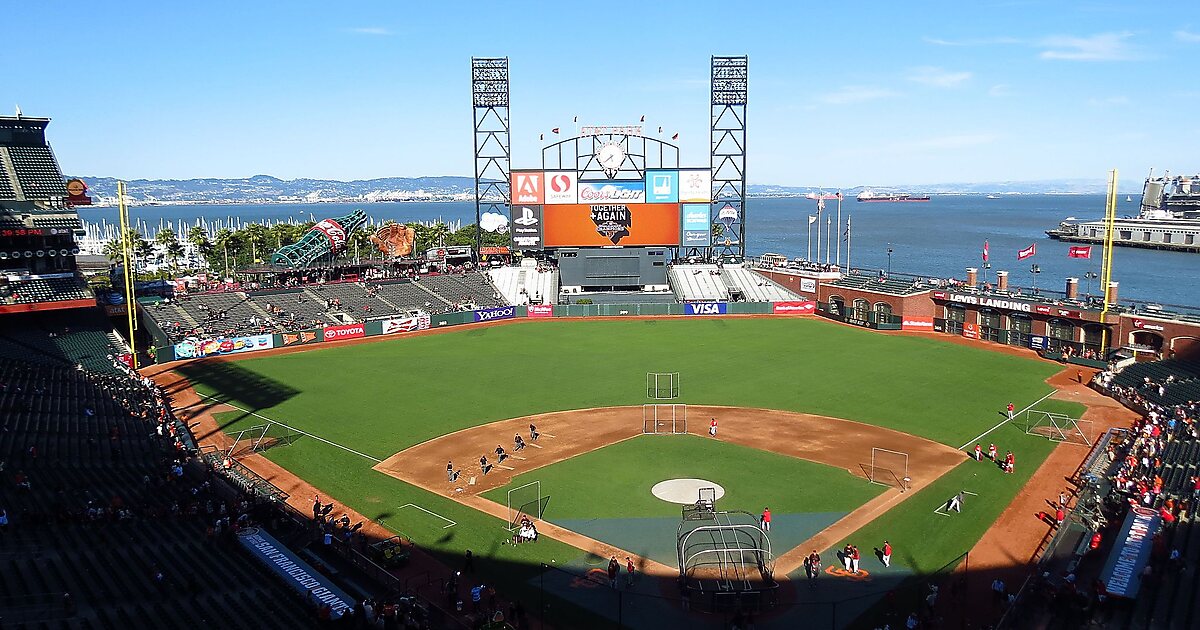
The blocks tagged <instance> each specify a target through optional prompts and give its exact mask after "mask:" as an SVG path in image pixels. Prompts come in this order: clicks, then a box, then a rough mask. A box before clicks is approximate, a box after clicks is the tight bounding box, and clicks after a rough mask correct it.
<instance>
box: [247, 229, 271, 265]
mask: <svg viewBox="0 0 1200 630" xmlns="http://www.w3.org/2000/svg"><path fill="white" fill-rule="evenodd" d="M241 232H242V237H243V239H244V240H245V242H247V243H249V244H250V262H252V263H257V262H259V260H260V254H261V252H262V251H263V250H265V249H266V246H267V242H268V241H269V240H270V232H269V231H268V230H267V226H265V225H263V224H261V223H251V224H250V225H247V226H246V227H244V228H242V230H241Z"/></svg>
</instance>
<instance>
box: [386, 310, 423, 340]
mask: <svg viewBox="0 0 1200 630" xmlns="http://www.w3.org/2000/svg"><path fill="white" fill-rule="evenodd" d="M428 328H429V315H427V314H425V313H422V314H420V315H417V316H416V317H402V318H394V319H385V320H383V332H382V333H380V334H383V335H394V334H396V333H407V332H415V331H418V330H426V329H428Z"/></svg>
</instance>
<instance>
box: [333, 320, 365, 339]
mask: <svg viewBox="0 0 1200 630" xmlns="http://www.w3.org/2000/svg"><path fill="white" fill-rule="evenodd" d="M323 336H324V337H325V341H341V340H342V339H358V338H360V337H366V336H367V330H366V328H365V327H364V326H363V325H362V324H345V325H342V326H326V327H325V331H324V333H323Z"/></svg>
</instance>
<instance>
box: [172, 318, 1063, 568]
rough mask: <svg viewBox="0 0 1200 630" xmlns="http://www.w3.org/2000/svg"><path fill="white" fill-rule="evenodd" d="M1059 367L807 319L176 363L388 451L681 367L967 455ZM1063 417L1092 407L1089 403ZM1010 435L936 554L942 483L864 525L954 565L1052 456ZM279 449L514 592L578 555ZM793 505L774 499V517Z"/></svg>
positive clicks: (722, 392)
mask: <svg viewBox="0 0 1200 630" xmlns="http://www.w3.org/2000/svg"><path fill="white" fill-rule="evenodd" d="M1059 369H1060V368H1059V366H1057V365H1054V364H1050V363H1046V362H1042V361H1038V360H1036V359H1033V358H1024V357H1015V356H1010V355H1006V354H1000V353H995V352H990V351H988V350H987V349H986V347H985V346H981V347H967V346H962V345H956V344H952V343H949V342H946V341H941V340H939V339H937V338H936V337H924V336H922V337H914V336H900V335H888V334H881V333H877V332H874V331H868V330H863V329H858V328H853V327H848V326H841V325H837V324H833V323H829V322H825V321H821V320H811V319H799V318H795V319H793V318H777V319H733V318H722V319H703V318H695V319H659V320H649V321H646V320H628V321H623V320H619V319H616V318H613V319H596V320H586V321H537V322H520V323H513V324H509V325H505V326H497V327H490V328H464V329H461V330H456V331H453V332H447V333H445V334H437V335H427V336H419V337H411V338H403V337H400V338H396V339H390V340H386V341H380V342H376V343H370V344H361V345H353V346H332V347H328V348H322V347H315V348H313V349H311V350H307V351H304V352H298V353H293V354H287V355H280V356H271V357H253V356H249V357H246V358H244V359H240V360H238V361H235V362H227V363H205V362H198V363H192V364H186V365H184V366H182V367H181V368H180V370H181V371H182V372H184V373H185V374H187V375H188V376H189V377H190V378H191V379H192V381H193V382H194V383H196V389H197V390H198V391H199V392H200V393H201V394H206V395H212V396H215V397H216V398H217V399H219V400H223V401H229V402H231V403H233V404H236V405H239V406H242V407H245V408H246V409H250V410H252V411H255V412H257V413H258V414H261V415H262V416H265V417H268V418H272V419H276V420H279V421H283V422H286V423H289V424H291V425H293V426H295V427H297V428H300V429H302V430H304V431H308V432H311V433H314V434H316V435H320V436H322V437H323V438H325V439H328V440H331V441H334V442H337V443H339V444H342V445H345V446H347V447H349V448H352V449H355V450H358V451H360V452H362V453H364V454H366V455H368V456H370V457H373V458H376V459H385V458H387V457H389V456H391V455H392V454H394V453H395V452H397V451H400V450H403V449H404V448H407V447H409V446H412V445H414V444H417V443H419V442H422V441H424V440H428V439H432V438H435V437H438V436H441V435H444V434H447V433H450V432H453V431H456V430H459V429H463V428H466V427H470V426H475V425H479V424H483V423H487V422H491V421H495V420H501V419H505V418H511V417H517V416H524V415H529V414H535V413H542V412H550V411H558V410H566V409H578V408H584V407H604V406H612V405H631V404H641V403H644V402H647V401H646V400H645V374H646V372H680V374H681V380H682V394H681V398H680V402H685V403H688V404H715V405H733V406H748V407H764V408H774V409H782V410H789V411H799V412H808V413H816V414H822V415H828V416H834V417H840V418H846V419H851V420H857V421H861V422H866V423H870V424H876V425H881V426H886V427H890V428H894V429H898V430H901V431H904V432H908V433H912V434H915V435H920V436H924V437H927V438H930V439H933V440H936V441H939V442H942V443H944V444H948V445H951V446H954V447H957V446H959V445H961V444H963V443H964V442H966V441H967V440H969V439H972V438H974V436H976V435H978V434H979V433H981V432H983V431H985V430H987V429H989V428H991V427H992V426H993V425H995V424H996V423H997V422H999V421H1000V420H1002V419H1003V416H1002V410H1003V408H1004V406H1005V405H1006V404H1007V403H1008V402H1009V401H1012V402H1013V403H1014V404H1016V405H1017V407H1018V408H1020V407H1023V406H1024V405H1026V404H1028V403H1030V402H1033V401H1034V400H1036V399H1038V398H1040V397H1042V396H1043V395H1045V394H1046V393H1048V392H1049V391H1051V389H1050V387H1049V386H1048V385H1046V383H1045V382H1044V381H1045V379H1046V378H1047V377H1049V376H1050V375H1052V374H1054V373H1055V372H1056V371H1058V370H1059ZM1060 410H1065V411H1067V412H1068V413H1071V414H1073V415H1078V414H1079V412H1080V411H1081V408H1080V407H1079V406H1075V405H1071V406H1065V407H1062V408H1061V409H1060ZM218 419H219V420H220V421H221V422H222V424H223V425H225V429H226V430H227V431H231V430H236V429H238V428H245V427H249V426H252V425H255V424H261V423H262V420H261V418H256V417H252V416H248V415H247V414H244V413H242V412H231V413H225V414H220V415H219V418H218ZM1000 435H1002V436H1003V437H1002V440H1000V441H999V444H1000V447H1001V449H1002V450H1003V449H1007V448H1012V449H1013V450H1014V451H1015V452H1016V453H1017V454H1018V458H1019V459H1018V462H1019V464H1020V470H1019V474H1018V475H1011V476H1004V477H1002V478H997V479H989V480H988V481H987V486H988V487H987V488H986V492H987V496H988V498H987V499H986V500H987V501H988V505H989V508H988V509H987V510H981V511H979V512H974V513H973V514H966V513H964V515H963V518H962V519H961V521H960V522H961V523H962V524H963V526H962V527H955V528H945V527H943V528H941V529H938V530H937V531H938V532H939V533H938V536H937V537H936V539H937V541H936V544H924V545H919V544H910V543H911V542H915V541H918V540H919V539H920V538H919V537H920V532H921V531H922V528H925V527H930V526H932V524H933V523H938V522H937V521H932V520H929V519H927V518H926V517H924V516H922V513H923V512H924V513H928V510H926V509H925V507H924V506H923V505H917V503H918V501H916V499H922V498H923V497H924V496H925V494H926V493H931V494H930V495H929V496H930V500H932V499H933V498H936V497H933V494H932V489H930V490H926V491H925V492H923V493H922V496H919V497H914V500H912V501H907V502H905V503H904V504H902V505H901V506H900V508H898V509H897V510H893V511H892V512H889V513H888V514H887V515H885V516H884V517H882V518H881V519H879V520H878V522H877V524H878V528H879V530H878V532H876V531H874V530H872V531H869V532H864V537H865V536H866V534H870V536H871V537H877V535H882V534H887V535H890V536H892V540H893V541H896V540H903V541H904V543H905V547H907V548H908V551H910V552H911V555H909V556H905V555H904V554H901V553H900V552H898V553H897V560H898V561H899V562H903V563H911V565H912V566H914V567H919V568H926V567H929V566H939V564H938V563H939V562H941V561H942V560H943V558H945V559H946V560H949V559H950V558H952V557H953V556H954V555H957V554H959V553H961V552H962V551H964V550H966V549H968V548H969V547H970V546H971V544H972V543H973V542H974V541H976V540H978V538H979V535H980V534H981V533H982V531H984V529H986V527H987V525H988V524H989V523H990V522H991V521H992V520H994V518H995V516H996V515H998V514H999V510H1001V509H1002V508H1003V506H1005V505H1007V504H1008V503H1009V502H1010V501H1011V499H1012V497H1013V496H1014V495H1015V494H1016V492H1017V491H1018V490H1019V488H1020V481H1021V480H1022V479H1024V478H1025V475H1026V474H1027V473H1028V472H1031V471H1032V470H1033V469H1034V468H1036V466H1037V465H1038V464H1039V463H1040V462H1041V461H1042V459H1044V457H1045V455H1046V453H1048V452H1049V450H1050V446H1049V443H1048V442H1046V440H1044V439H1042V438H1036V437H1030V436H1026V435H1024V434H1023V433H1021V432H1020V431H1017V430H1015V429H1012V428H1011V427H1005V428H1004V429H1002V430H1001V433H1000ZM267 456H268V457H270V458H272V459H274V460H276V461H278V462H279V463H280V464H281V465H283V466H285V467H287V468H288V469H290V470H292V471H293V472H295V473H296V474H298V475H299V476H301V477H303V478H305V479H307V480H309V481H310V482H312V483H313V484H314V485H315V486H317V487H318V488H320V489H321V490H322V491H323V492H325V493H328V494H330V495H331V496H333V497H334V498H335V499H336V500H338V501H339V502H343V503H345V504H347V505H350V506H352V507H354V508H356V509H358V510H359V511H361V512H362V513H363V514H365V515H367V516H369V517H372V518H378V519H380V520H382V521H383V522H384V523H386V524H387V525H388V526H390V527H392V528H394V529H396V530H398V531H402V532H403V533H405V534H408V535H410V536H412V537H413V538H414V539H415V540H416V541H417V542H418V543H419V544H422V545H423V546H424V547H425V548H427V549H429V550H431V551H433V552H434V553H439V554H446V555H448V556H458V555H461V554H462V553H463V551H465V550H466V549H472V550H474V551H475V552H476V553H477V554H481V553H483V554H487V556H488V557H490V558H493V559H495V560H497V561H504V562H505V565H504V566H505V567H506V568H505V571H506V572H505V574H504V576H503V577H504V579H505V581H506V582H509V583H514V584H515V583H518V582H519V581H520V579H521V578H522V577H523V575H522V574H521V572H522V571H525V570H527V571H528V572H529V573H528V574H529V575H533V574H535V573H536V572H537V570H538V565H539V563H540V562H546V561H549V560H551V559H558V560H559V561H562V559H564V558H569V557H570V556H571V555H573V554H577V552H576V551H575V550H573V549H571V548H569V547H567V546H565V545H562V544H559V543H555V542H553V541H549V540H546V541H545V542H544V543H539V544H538V545H536V546H532V547H531V546H527V545H521V546H517V547H512V546H500V545H499V540H501V539H502V538H503V537H504V536H505V535H506V532H505V530H504V529H503V527H504V523H503V522H502V521H500V520H497V519H493V518H491V517H488V516H485V515H483V514H481V513H479V512H476V511H474V510H471V509H469V508H466V507H464V506H462V505H460V504H458V503H456V502H454V501H452V500H450V499H447V498H443V497H440V496H437V495H433V494H431V493H428V492H425V491H423V490H420V489H418V488H415V487H413V486H409V485H407V484H404V483H402V482H400V481H397V480H395V479H393V478H391V477H388V476H386V475H383V474H381V473H377V472H375V471H373V470H371V469H370V466H371V465H372V464H373V462H371V461H368V460H367V459H363V458H361V457H358V456H356V455H352V454H350V453H347V452H345V451H341V450H338V449H335V448H332V447H330V446H328V445H325V444H323V443H320V442H318V441H316V440H311V439H301V440H300V441H298V442H296V443H295V444H293V445H292V446H289V447H285V448H284V447H281V448H274V449H271V450H270V451H268V452H267ZM585 457H586V456H585ZM578 459H583V458H578ZM652 464H653V465H658V464H659V462H657V461H655V460H653V459H650V460H648V461H643V462H641V463H639V466H649V465H652ZM562 465H564V466H567V467H568V468H566V469H564V470H569V469H570V468H571V467H573V466H579V464H573V463H572V462H564V463H563V464H562ZM961 470H966V469H964V468H962V467H960V468H959V469H956V471H954V472H953V473H951V475H955V474H966V473H960V472H959V471H961ZM722 472H723V474H725V473H724V471H722ZM746 475H747V476H746V483H753V481H754V475H753V471H752V470H750V471H747V473H746ZM565 477H566V475H564V478H565ZM763 481H764V483H767V482H766V480H765V479H764V480H763ZM946 483H950V482H949V481H947V482H946ZM742 485H743V482H742V481H738V482H737V486H738V487H739V488H740V487H741V486H742ZM768 487H770V486H768ZM938 490H942V488H940V487H939V488H938ZM559 494H561V495H563V496H564V497H565V496H566V495H569V494H570V493H569V492H566V491H563V492H560V493H559ZM604 496H606V497H607V496H610V495H604ZM760 496H761V495H760ZM556 500H557V499H556ZM565 500H568V501H570V499H565ZM764 500H765V499H764ZM785 500H786V499H783V498H780V499H774V498H772V499H770V501H771V505H772V507H773V508H774V506H775V505H783V501H785ZM608 501H609V499H605V501H604V502H605V503H607V502H608ZM760 502H761V501H760ZM860 502H861V500H860ZM406 503H413V504H417V505H420V506H422V507H424V508H426V509H429V510H432V511H434V512H436V513H438V514H441V515H443V516H445V517H447V518H449V519H452V520H453V521H455V522H457V523H458V525H456V526H455V527H453V528H451V529H443V527H444V525H445V523H444V522H442V521H439V520H438V519H436V518H432V517H429V516H426V515H423V513H420V512H419V511H416V510H412V509H411V508H409V509H399V506H402V505H404V504H406ZM597 503H600V502H599V501H597ZM910 504H911V506H912V507H910ZM554 507H555V508H557V507H558V506H557V504H556V505H555V506H554ZM594 509H597V510H599V509H607V508H601V507H596V508H594ZM638 509H641V508H638ZM646 509H649V507H648V505H647V506H646ZM773 511H774V509H773ZM581 513H582V512H581ZM889 527H890V529H888V528H889ZM497 566H499V564H498V565H497ZM485 567H486V565H485ZM513 567H517V568H516V569H514V568H513ZM522 567H524V568H522ZM483 570H484V571H485V573H486V571H487V569H486V568H484V569H483ZM514 571H515V573H514ZM513 578H516V579H515V580H514V579H513ZM518 588H520V587H518Z"/></svg>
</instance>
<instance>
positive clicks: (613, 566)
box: [608, 556, 621, 588]
mask: <svg viewBox="0 0 1200 630" xmlns="http://www.w3.org/2000/svg"><path fill="white" fill-rule="evenodd" d="M620 572H621V565H620V564H619V563H617V557H616V556H613V557H612V558H609V560H608V585H609V586H610V587H612V588H617V574H618V573H620Z"/></svg>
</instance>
